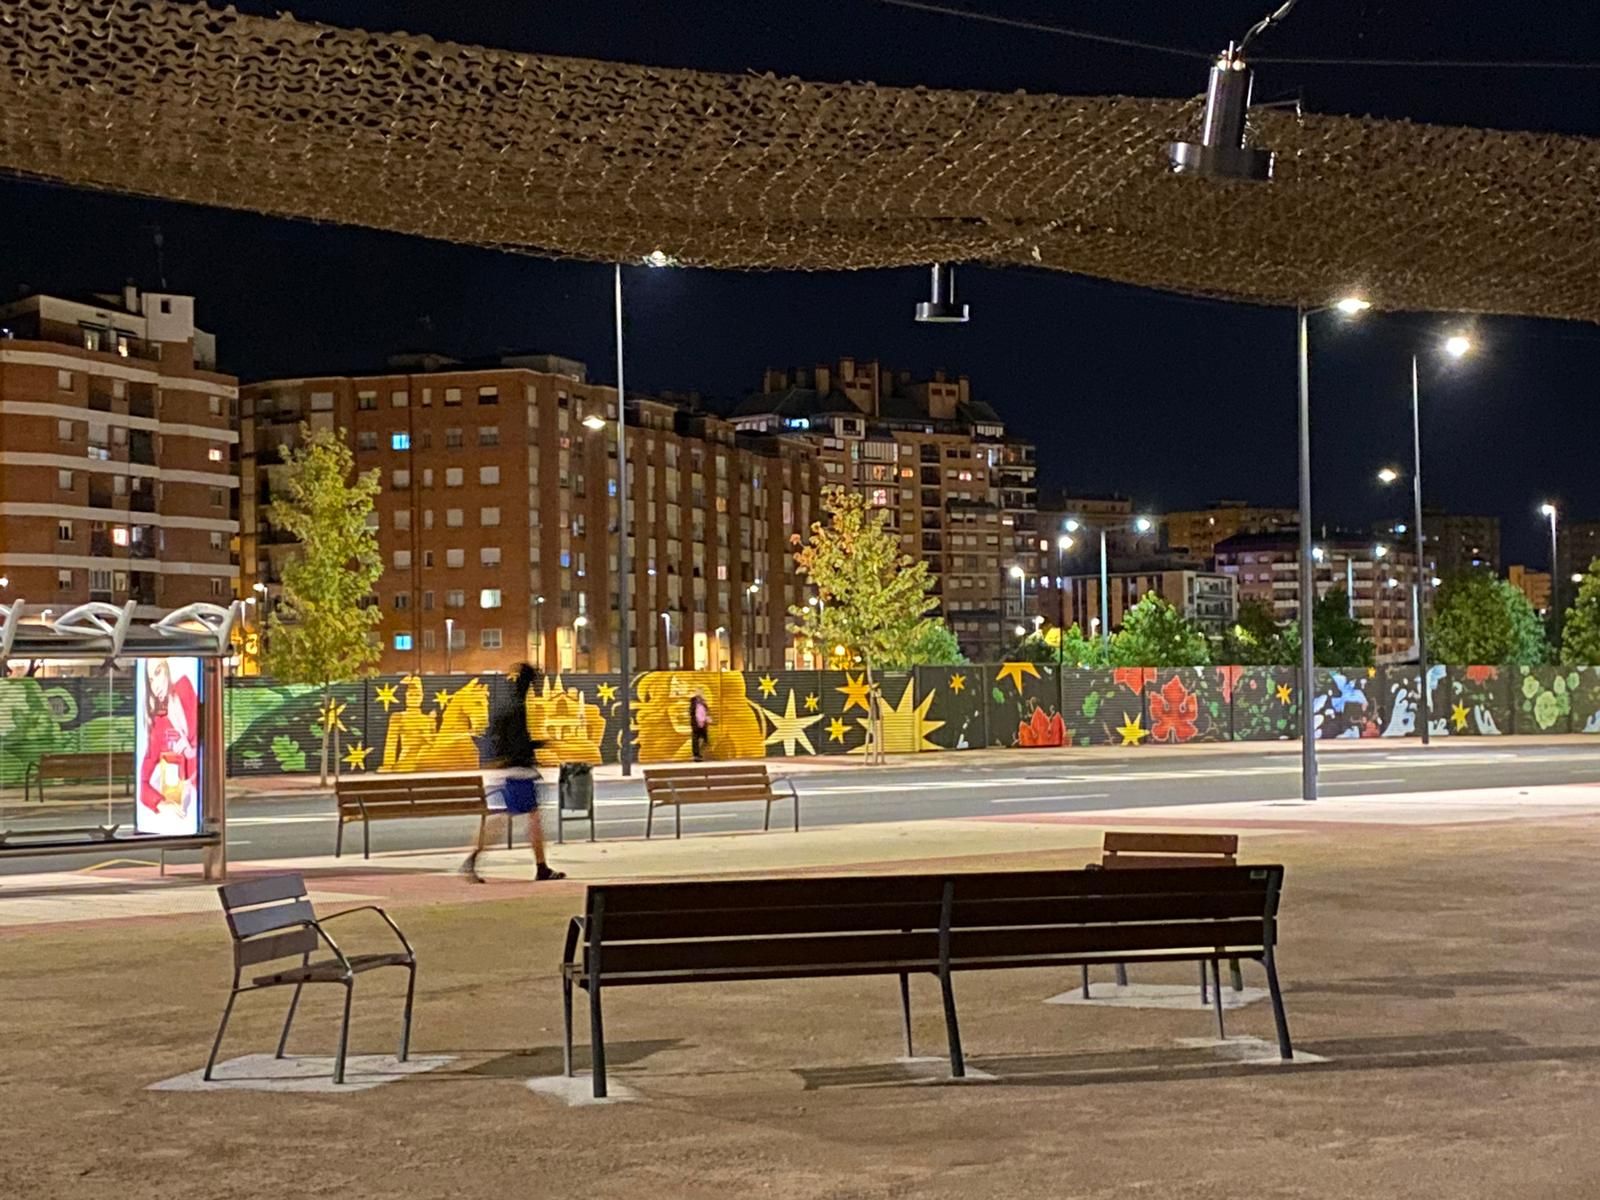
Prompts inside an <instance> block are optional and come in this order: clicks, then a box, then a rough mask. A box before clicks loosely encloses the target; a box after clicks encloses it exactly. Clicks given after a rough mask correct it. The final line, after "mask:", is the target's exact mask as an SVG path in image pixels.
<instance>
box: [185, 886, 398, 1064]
mask: <svg viewBox="0 0 1600 1200" xmlns="http://www.w3.org/2000/svg"><path fill="white" fill-rule="evenodd" d="M217 894H218V895H219V896H220V897H221V898H222V912H223V915H224V916H225V917H226V918H227V920H228V931H229V932H230V933H231V934H232V935H233V990H232V991H231V992H230V993H229V994H228V1003H227V1006H226V1007H225V1008H224V1009H223V1010H222V1023H221V1024H220V1025H218V1026H217V1036H216V1040H215V1041H213V1042H212V1043H211V1056H210V1057H209V1058H207V1059H206V1069H205V1074H204V1076H203V1078H205V1079H207V1080H209V1079H210V1078H211V1072H212V1069H213V1068H214V1067H215V1066H216V1062H217V1051H218V1050H220V1049H221V1048H222V1037H223V1034H225V1033H226V1032H227V1030H228V1018H229V1017H230V1016H232V1015H233V1002H234V1001H235V1000H237V999H238V998H239V995H240V993H242V992H251V991H258V990H260V989H262V988H271V987H290V986H292V987H293V988H294V995H293V996H292V997H291V998H290V1000H289V1012H288V1015H287V1016H285V1017H284V1019H283V1033H282V1035H280V1036H279V1038H278V1049H277V1051H276V1053H275V1054H274V1055H273V1057H274V1058H282V1057H283V1052H284V1048H285V1047H286V1046H287V1045H288V1044H289V1027H290V1026H291V1025H292V1024H293V1023H294V1012H295V1008H296V1007H297V1006H298V1005H299V1003H300V989H301V988H303V987H304V986H305V985H306V984H308V983H339V984H343V985H344V1019H343V1021H342V1022H341V1023H340V1025H339V1049H338V1052H337V1053H336V1054H335V1056H334V1060H333V1081H334V1082H335V1083H343V1082H344V1060H345V1048H346V1046H347V1044H348V1043H349V1040H350V1001H351V999H352V998H353V997H354V995H355V982H356V976H357V975H360V974H362V973H363V972H365V971H372V970H376V969H377V968H379V967H404V968H405V969H406V971H407V972H408V973H409V978H408V979H407V981H406V1007H405V1014H404V1016H403V1017H402V1018H401V1026H400V1053H399V1056H398V1057H399V1059H400V1061H401V1062H405V1061H406V1056H407V1055H408V1054H409V1053H410V1050H411V1002H412V999H413V997H414V996H415V995H416V990H417V957H416V954H415V953H414V952H413V951H412V949H411V943H410V942H408V941H406V935H405V934H403V933H401V932H400V927H399V926H398V925H396V924H395V923H394V922H393V921H391V920H390V919H389V914H388V913H386V912H384V911H383V909H381V908H378V907H377V906H376V905H372V904H363V905H361V906H359V907H357V908H347V909H345V910H343V911H342V912H336V913H331V914H329V915H328V916H326V917H322V918H320V919H319V918H318V917H317V915H316V912H315V911H314V910H313V909H312V907H311V902H310V901H309V900H308V899H306V885H305V880H304V879H302V878H301V877H300V875H299V874H298V873H293V874H288V875H273V876H271V877H269V878H267V879H255V880H251V881H250V882H248V883H230V884H225V885H224V886H222V887H219V888H218V889H217ZM359 912H372V913H377V914H378V917H379V918H380V919H381V920H382V921H383V923H384V924H385V925H387V926H388V927H389V929H390V931H391V932H393V934H394V936H395V938H396V939H397V940H398V941H399V943H400V946H401V950H400V951H398V952H395V951H391V952H389V953H387V954H346V953H345V952H344V951H343V950H342V949H340V948H339V944H338V943H337V942H335V941H334V940H333V938H331V937H330V936H328V932H327V930H326V929H325V928H324V926H325V925H326V924H327V923H328V922H329V921H333V920H336V919H338V918H339V917H347V916H350V915H351V914H352V913H359ZM322 943H326V944H327V948H328V950H329V951H330V952H331V954H332V957H331V958H318V959H316V960H313V959H312V955H313V954H314V953H315V952H316V951H317V950H318V948H319V946H321V944H322ZM295 957H298V958H299V959H300V964H299V965H298V966H283V965H282V964H281V962H280V960H282V959H286V958H295ZM267 964H275V965H276V967H275V969H269V970H267V971H266V973H265V974H261V975H257V976H255V977H254V978H253V979H251V980H250V982H249V983H241V979H242V978H243V976H244V972H245V969H246V968H247V967H261V966H264V965H267Z"/></svg>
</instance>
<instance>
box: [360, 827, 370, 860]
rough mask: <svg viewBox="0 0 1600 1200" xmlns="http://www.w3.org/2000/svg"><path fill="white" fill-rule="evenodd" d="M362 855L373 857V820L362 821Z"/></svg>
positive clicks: (363, 856)
mask: <svg viewBox="0 0 1600 1200" xmlns="http://www.w3.org/2000/svg"><path fill="white" fill-rule="evenodd" d="M361 857H362V858H371V857H372V822H371V821H362V822H361Z"/></svg>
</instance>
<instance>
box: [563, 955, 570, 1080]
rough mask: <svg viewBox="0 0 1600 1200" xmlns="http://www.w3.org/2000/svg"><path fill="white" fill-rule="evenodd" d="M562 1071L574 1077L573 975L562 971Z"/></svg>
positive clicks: (568, 1076)
mask: <svg viewBox="0 0 1600 1200" xmlns="http://www.w3.org/2000/svg"><path fill="white" fill-rule="evenodd" d="M561 1073H562V1074H563V1075H565V1076H566V1077H567V1078H568V1079H571V1078H572V976H570V975H568V974H567V973H566V972H565V971H563V972H562V973H561Z"/></svg>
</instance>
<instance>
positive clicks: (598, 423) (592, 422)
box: [583, 413, 606, 432]
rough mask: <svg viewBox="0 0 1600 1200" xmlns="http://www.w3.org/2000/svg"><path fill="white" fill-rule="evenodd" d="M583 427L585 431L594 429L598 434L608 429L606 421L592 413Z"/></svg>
mask: <svg viewBox="0 0 1600 1200" xmlns="http://www.w3.org/2000/svg"><path fill="white" fill-rule="evenodd" d="M583 427H584V428H585V429H593V430H595V431H597V432H598V431H599V430H601V429H604V428H605V427H606V419H605V418H604V417H602V416H600V415H599V414H597V413H590V414H589V415H588V416H587V417H585V418H584V419H583Z"/></svg>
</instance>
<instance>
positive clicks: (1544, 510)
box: [1539, 500, 1561, 620]
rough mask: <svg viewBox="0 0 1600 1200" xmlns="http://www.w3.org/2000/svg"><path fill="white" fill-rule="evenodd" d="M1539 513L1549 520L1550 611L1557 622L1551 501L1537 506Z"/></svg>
mask: <svg viewBox="0 0 1600 1200" xmlns="http://www.w3.org/2000/svg"><path fill="white" fill-rule="evenodd" d="M1539 512H1540V514H1541V515H1543V516H1546V517H1549V518H1550V611H1551V612H1553V613H1556V614H1558V615H1557V620H1559V619H1560V616H1559V614H1560V612H1561V605H1560V603H1559V602H1558V597H1557V595H1556V593H1557V591H1558V587H1557V583H1556V506H1555V504H1554V503H1552V502H1551V501H1549V500H1546V501H1545V502H1544V503H1543V504H1541V505H1539Z"/></svg>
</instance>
